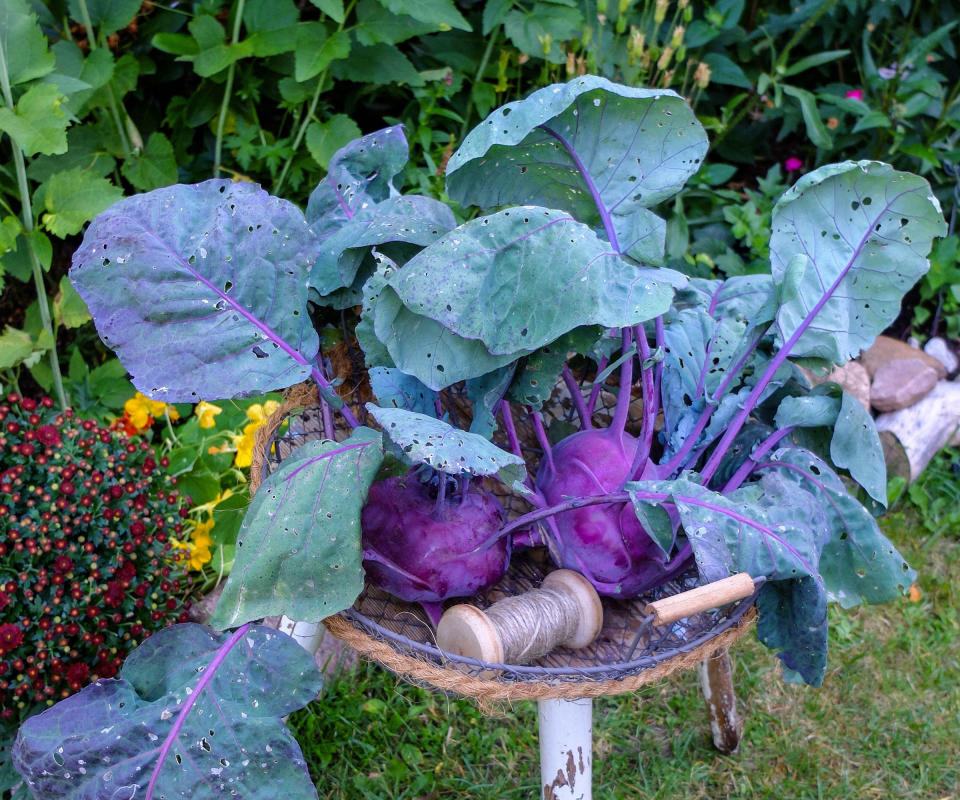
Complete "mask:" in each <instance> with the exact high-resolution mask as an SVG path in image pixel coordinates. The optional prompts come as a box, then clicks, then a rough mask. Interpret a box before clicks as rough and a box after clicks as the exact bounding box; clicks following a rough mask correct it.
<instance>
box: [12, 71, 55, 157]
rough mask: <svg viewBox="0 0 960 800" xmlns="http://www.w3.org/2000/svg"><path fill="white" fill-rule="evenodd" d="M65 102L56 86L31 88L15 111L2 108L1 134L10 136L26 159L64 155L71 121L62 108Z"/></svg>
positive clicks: (20, 100)
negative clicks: (43, 154)
mask: <svg viewBox="0 0 960 800" xmlns="http://www.w3.org/2000/svg"><path fill="white" fill-rule="evenodd" d="M63 99H64V98H63V96H62V95H61V94H60V92H59V91H57V87H56V86H51V85H50V84H38V85H36V86H31V87H30V88H29V89H27V91H26V92H25V93H24V94H23V96H22V97H21V98H20V99H19V100H18V101H17V104H16V106H15V107H14V108H13V109H10V108H7V107H3V108H0V131H4V132H6V133H8V134H9V135H10V137H11V138H12V139H13V140H14V141H15V142H16V143H17V145H18V146H19V147H20V149H21V150H23V153H24V155H26V156H32V155H36V154H37V153H46V154H53V153H65V152H66V151H67V126H68V125H69V124H70V119H69V118H68V117H67V115H66V114H65V113H64V112H63V110H62V109H61V108H60V106H61V104H62V103H63Z"/></svg>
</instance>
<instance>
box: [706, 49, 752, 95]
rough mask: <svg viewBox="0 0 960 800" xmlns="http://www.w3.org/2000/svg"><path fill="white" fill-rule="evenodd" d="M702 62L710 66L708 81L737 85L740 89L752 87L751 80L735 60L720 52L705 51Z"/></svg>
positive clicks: (724, 84)
mask: <svg viewBox="0 0 960 800" xmlns="http://www.w3.org/2000/svg"><path fill="white" fill-rule="evenodd" d="M703 61H704V63H705V64H706V65H707V66H708V67H710V83H718V84H721V85H723V86H739V87H740V88H741V89H753V81H751V80H750V79H749V78H748V77H747V74H746V73H745V72H744V71H743V69H742V68H741V67H740V65H739V64H737V62H735V61H733V60H732V59H731V58H729V57H727V56H725V55H723V54H722V53H707V54H706V55H704V57H703Z"/></svg>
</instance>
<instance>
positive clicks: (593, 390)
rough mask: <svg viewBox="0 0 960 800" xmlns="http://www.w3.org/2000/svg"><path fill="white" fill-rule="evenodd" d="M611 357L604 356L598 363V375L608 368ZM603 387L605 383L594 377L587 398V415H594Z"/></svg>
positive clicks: (589, 416)
mask: <svg viewBox="0 0 960 800" xmlns="http://www.w3.org/2000/svg"><path fill="white" fill-rule="evenodd" d="M608 361H609V359H608V358H607V357H606V356H604V357H603V358H601V359H600V363H599V364H597V375H599V374H600V373H601V372H603V371H604V370H605V369H606V368H607V363H608ZM602 388H603V384H602V383H600V381H598V380H596V379H594V382H593V386H591V387H590V397H589V399H588V400H587V417H588V418H591V417H593V412H594V409H596V407H597V398H599V397H600V390H601V389H602Z"/></svg>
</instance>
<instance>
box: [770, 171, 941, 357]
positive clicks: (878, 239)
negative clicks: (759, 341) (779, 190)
mask: <svg viewBox="0 0 960 800" xmlns="http://www.w3.org/2000/svg"><path fill="white" fill-rule="evenodd" d="M771 228H772V234H771V238H770V260H771V265H772V269H773V277H774V281H775V282H776V284H777V286H778V290H779V294H780V309H779V311H778V312H777V321H776V329H777V337H778V344H781V345H783V346H785V347H787V348H788V349H789V353H790V355H791V356H817V357H820V358H827V359H830V360H832V361H834V362H836V363H840V364H842V363H845V362H846V361H848V360H849V359H850V358H852V357H854V356H856V355H857V354H859V352H860V351H861V350H863V349H866V348H868V347H870V345H871V344H872V343H873V341H874V339H875V338H876V337H877V335H878V334H880V333H882V332H883V330H884V329H886V328H887V326H889V325H890V323H892V322H893V321H894V319H896V317H897V315H898V314H899V313H900V302H901V300H902V298H903V295H904V294H905V293H906V291H907V290H908V289H909V288H910V287H911V286H913V284H914V283H916V281H917V280H918V279H919V278H920V276H921V275H923V273H924V272H926V271H927V267H928V263H927V258H926V256H927V253H929V252H930V247H931V244H932V240H933V239H934V237H937V236H943V235H945V234H946V225H945V224H944V221H943V215H942V213H941V211H940V204H939V203H938V202H937V199H936V197H934V195H933V193H932V192H931V190H930V186H929V185H928V184H927V182H926V181H925V180H924V179H923V178H920V177H917V176H916V175H911V174H909V173H906V172H897V171H895V170H894V169H893V168H892V167H891V166H889V165H887V164H881V163H879V162H876V161H858V162H852V161H847V162H844V163H842V164H831V165H828V166H825V167H821V168H820V169H818V170H815V171H813V172H811V173H808V174H807V175H804V176H803V177H802V178H801V179H800V180H799V181H797V183H796V184H794V186H793V187H792V188H790V189H788V190H787V191H786V192H785V193H784V195H783V197H781V198H780V200H779V202H778V203H777V205H776V206H775V207H774V209H773V217H772V219H771Z"/></svg>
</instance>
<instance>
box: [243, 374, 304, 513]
mask: <svg viewBox="0 0 960 800" xmlns="http://www.w3.org/2000/svg"><path fill="white" fill-rule="evenodd" d="M319 402H320V394H319V392H318V391H317V386H316V384H314V383H298V384H297V385H296V386H291V387H290V388H289V389H287V390H286V391H285V392H284V393H283V401H282V402H281V403H280V408H278V409H277V410H276V411H274V412H273V413H272V414H271V415H270V416H269V417H267V421H266V423H265V424H264V425H261V426H260V427H259V428H257V430H256V432H255V433H254V434H253V455H252V456H251V458H250V496H251V497H253V495H254V494H255V493H256V491H257V489H258V488H260V483H261V482H262V480H263V462H264V460H265V459H266V458H267V456H268V455H269V448H270V442H271V441H272V440H273V435H274V434H275V433H276V432H277V429H278V428H279V427H280V426H281V425H282V424H283V421H284V420H285V419H286V418H287V416H288V415H289V414H290V413H291V412H293V411H296V410H297V409H298V408H307V407H309V406H315V405H317V403H319Z"/></svg>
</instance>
